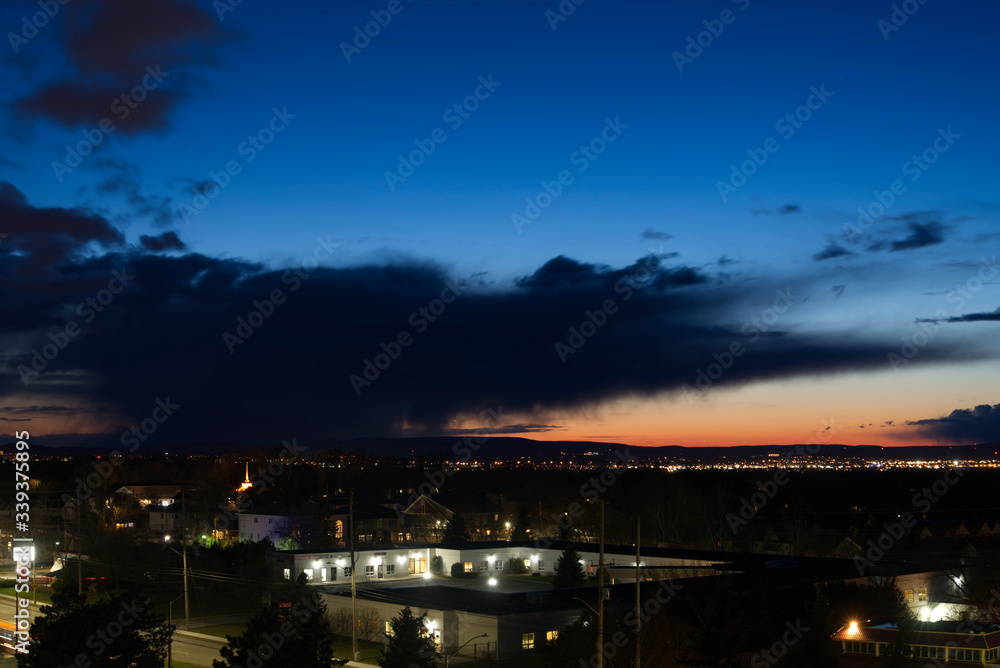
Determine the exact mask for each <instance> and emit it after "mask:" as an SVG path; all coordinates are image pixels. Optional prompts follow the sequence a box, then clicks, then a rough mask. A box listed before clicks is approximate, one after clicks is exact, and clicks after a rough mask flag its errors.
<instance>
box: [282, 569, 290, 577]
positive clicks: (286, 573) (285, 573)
mask: <svg viewBox="0 0 1000 668" xmlns="http://www.w3.org/2000/svg"><path fill="white" fill-rule="evenodd" d="M282 574H283V575H284V576H285V579H286V580H291V579H292V571H291V570H290V569H288V568H286V569H285V570H284V572H283V573H282Z"/></svg>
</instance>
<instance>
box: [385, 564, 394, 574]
mask: <svg viewBox="0 0 1000 668" xmlns="http://www.w3.org/2000/svg"><path fill="white" fill-rule="evenodd" d="M385 574H386V575H395V574H396V564H386V565H385Z"/></svg>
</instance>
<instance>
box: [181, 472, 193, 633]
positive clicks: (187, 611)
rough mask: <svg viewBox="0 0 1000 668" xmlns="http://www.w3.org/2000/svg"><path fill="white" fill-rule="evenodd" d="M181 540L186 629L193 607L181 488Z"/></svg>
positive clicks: (185, 521)
mask: <svg viewBox="0 0 1000 668" xmlns="http://www.w3.org/2000/svg"><path fill="white" fill-rule="evenodd" d="M181 542H182V543H183V544H184V552H183V557H182V558H183V565H184V630H185V631H187V630H189V629H190V628H191V609H190V608H189V607H188V548H187V512H186V506H185V505H184V491H183V490H181Z"/></svg>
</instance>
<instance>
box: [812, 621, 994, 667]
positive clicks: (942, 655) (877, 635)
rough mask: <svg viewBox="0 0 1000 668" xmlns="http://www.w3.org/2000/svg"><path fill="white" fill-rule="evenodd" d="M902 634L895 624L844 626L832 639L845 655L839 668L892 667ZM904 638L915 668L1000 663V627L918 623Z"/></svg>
mask: <svg viewBox="0 0 1000 668" xmlns="http://www.w3.org/2000/svg"><path fill="white" fill-rule="evenodd" d="M899 633H900V631H899V629H898V628H897V627H896V625H895V624H878V625H875V626H869V625H864V624H859V623H858V622H850V623H849V624H847V625H845V626H843V627H842V628H840V629H839V630H838V631H837V632H836V633H835V634H833V637H832V638H831V641H832V642H834V643H836V644H837V645H839V646H840V650H841V652H843V655H842V656H841V659H840V663H839V664H838V666H839V668H861V667H868V668H871V667H873V666H885V665H889V655H890V650H891V648H892V644H893V643H894V642H895V641H896V637H897V635H898V634H899ZM904 638H905V640H904V641H903V642H905V643H906V644H907V646H908V648H909V649H908V654H909V657H910V665H912V666H925V665H936V666H937V665H941V666H943V665H947V666H949V667H953V666H985V665H992V664H996V663H997V661H998V660H1000V656H998V654H1000V627H998V626H997V625H996V624H984V623H977V622H968V621H965V622H959V621H938V622H918V623H917V625H916V627H915V628H914V629H913V631H911V632H909V633H907V634H906V635H905V636H904ZM928 659H931V660H936V661H928Z"/></svg>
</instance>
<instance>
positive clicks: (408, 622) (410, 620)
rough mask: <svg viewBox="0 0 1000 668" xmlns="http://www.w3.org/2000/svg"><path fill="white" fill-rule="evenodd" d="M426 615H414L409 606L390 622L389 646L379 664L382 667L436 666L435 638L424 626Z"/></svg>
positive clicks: (425, 667) (428, 667) (417, 667)
mask: <svg viewBox="0 0 1000 668" xmlns="http://www.w3.org/2000/svg"><path fill="white" fill-rule="evenodd" d="M425 617H426V615H420V616H419V617H414V616H413V612H412V611H411V610H410V608H409V606H407V607H405V608H403V609H402V610H400V612H399V616H398V617H393V618H392V621H390V622H389V628H390V629H391V631H392V632H391V633H389V634H386V637H387V638H388V639H389V644H388V646H387V647H386V648H385V649H384V650H383V651H382V656H381V657H379V659H378V665H379V666H381V667H382V668H434V664H435V660H436V659H435V651H434V639H433V638H431V637H430V634H429V633H428V631H427V627H426V626H424V621H425Z"/></svg>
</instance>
